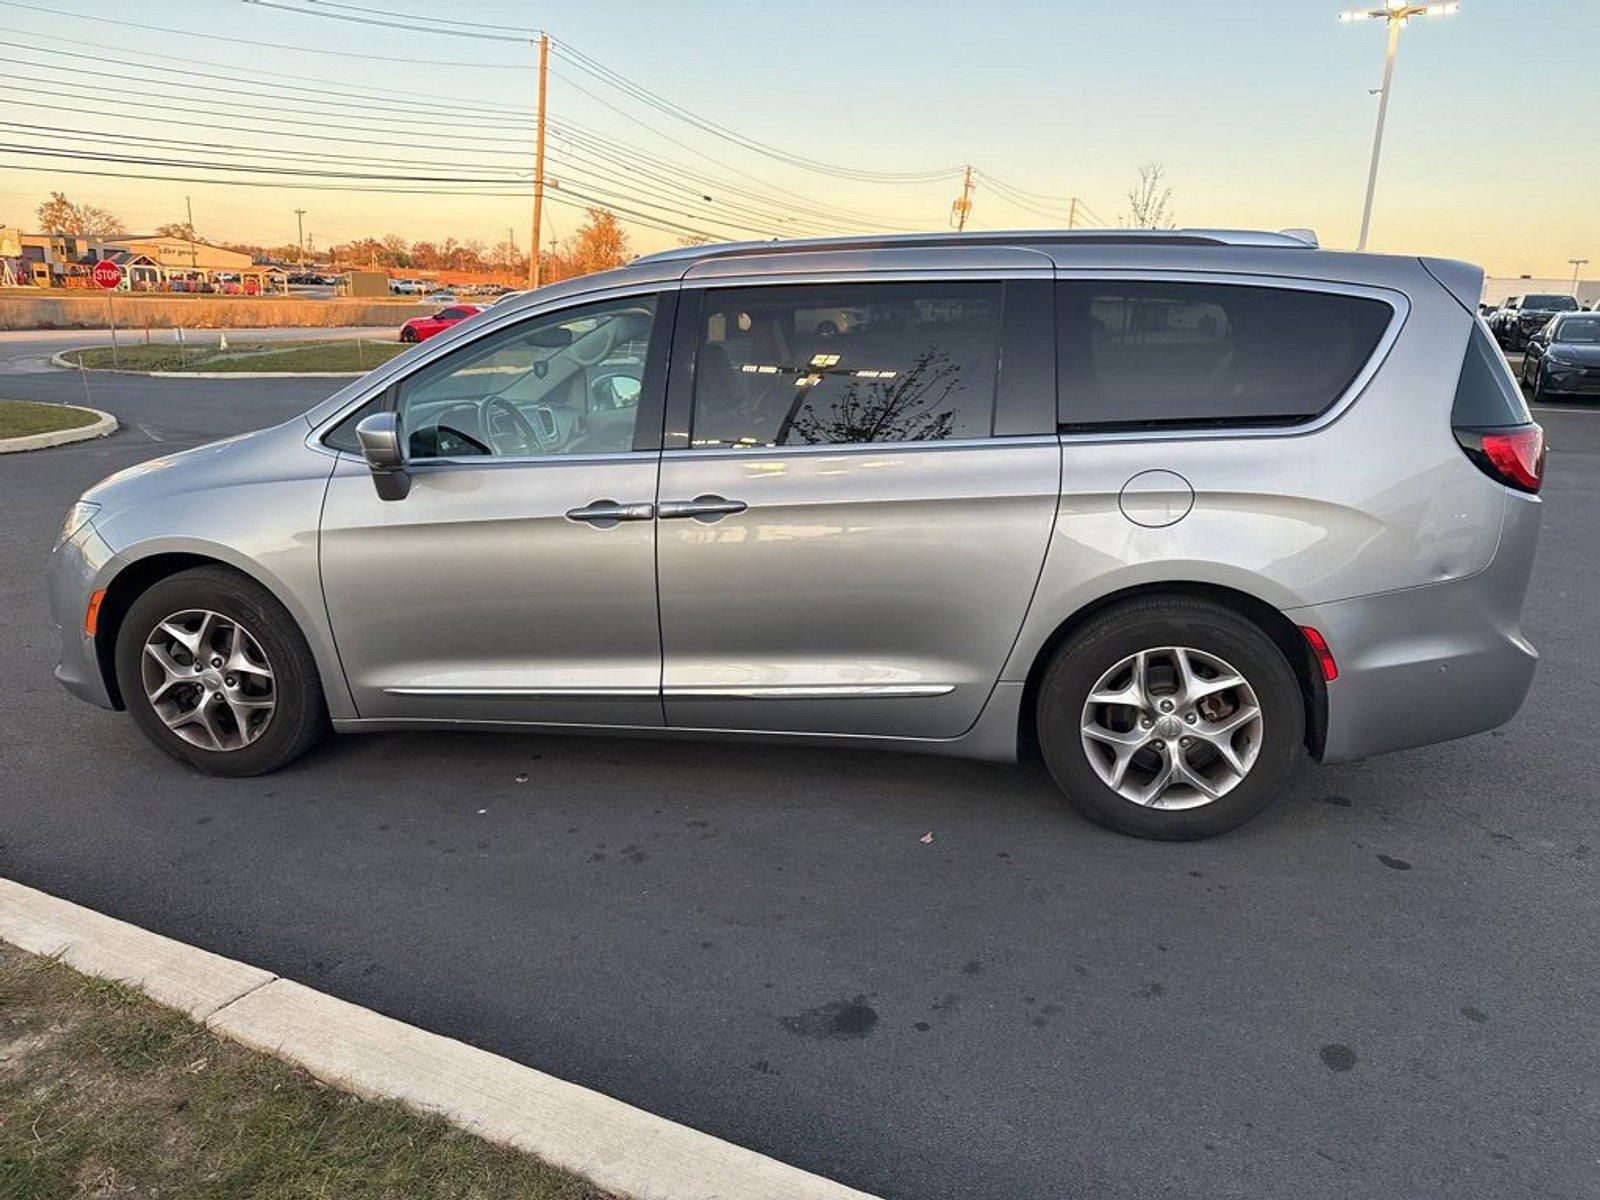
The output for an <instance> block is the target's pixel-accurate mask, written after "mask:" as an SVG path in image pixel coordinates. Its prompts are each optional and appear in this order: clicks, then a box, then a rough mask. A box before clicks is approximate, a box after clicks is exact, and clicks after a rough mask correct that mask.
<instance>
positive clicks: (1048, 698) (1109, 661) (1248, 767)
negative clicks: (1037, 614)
mask: <svg viewBox="0 0 1600 1200" xmlns="http://www.w3.org/2000/svg"><path fill="white" fill-rule="evenodd" d="M1038 730H1039V743H1040V748H1041V750H1042V751H1043V753H1044V758H1045V763H1046V765H1047V766H1048V767H1049V769H1050V774H1051V776H1052V777H1053V778H1054V779H1055V781H1056V784H1057V785H1058V786H1059V787H1060V788H1061V790H1062V791H1063V792H1064V793H1065V794H1066V797H1067V800H1068V801H1069V802H1070V803H1071V804H1072V806H1073V807H1074V808H1076V809H1077V810H1078V811H1079V812H1080V813H1082V814H1083V815H1084V816H1086V817H1088V818H1089V819H1090V820H1092V821H1095V822H1096V823H1098V824H1100V825H1104V826H1106V827H1107V828H1110V829H1114V830H1117V831H1118V832H1120V833H1127V834H1132V835H1134V836H1137V837H1147V838H1162V839H1169V840H1182V839H1192V838H1204V837H1211V836H1213V835H1215V834H1219V833H1224V832H1226V831H1227V830H1230V829H1234V828H1237V827H1238V826H1240V825H1242V824H1244V823H1245V822H1246V821H1248V820H1249V819H1250V818H1251V817H1253V816H1255V815H1256V814H1257V813H1258V812H1260V811H1261V810H1262V809H1263V808H1264V807H1266V805H1267V804H1268V803H1269V802H1271V800H1272V798H1273V797H1274V796H1275V795H1276V794H1277V792H1278V789H1279V788H1280V787H1281V785H1282V784H1283V782H1284V780H1285V779H1286V778H1287V776H1288V774H1289V772H1290V770H1291V769H1292V768H1293V766H1294V765H1295V763H1296V761H1297V760H1298V758H1299V756H1300V752H1301V748H1302V738H1303V736H1304V732H1305V708H1304V703H1303V701H1302V698H1301V693H1300V685H1299V683H1298V681H1297V680H1296V679H1295V675H1294V671H1293V670H1292V669H1291V668H1290V666H1289V663H1288V661H1287V660H1286V659H1285V657H1284V655H1283V652H1282V651H1281V650H1280V649H1279V648H1278V646H1277V644H1276V643H1275V642H1273V640H1272V639H1271V638H1269V637H1268V636H1267V635H1266V633H1264V632H1263V631H1262V630H1261V629H1260V627H1259V626H1257V625H1255V624H1254V623H1253V622H1251V621H1248V620H1246V619H1245V618H1243V617H1241V616H1240V615H1239V614H1238V613H1236V612H1234V611H1233V610H1232V609H1229V608H1226V607H1224V606H1223V605H1220V604H1216V603H1213V602H1211V601H1207V600H1198V599H1187V598H1177V597H1172V598H1151V599H1148V600H1133V601H1129V602H1128V603H1125V604H1119V605H1117V606H1116V607H1115V608H1112V609H1108V610H1107V611H1106V612H1104V613H1101V614H1100V615H1099V616H1097V617H1095V618H1094V619H1092V620H1091V621H1090V622H1089V623H1088V624H1087V625H1085V626H1084V627H1083V629H1081V630H1080V631H1078V633H1077V634H1075V635H1074V636H1073V637H1072V638H1070V639H1069V640H1068V641H1067V642H1066V643H1065V644H1064V645H1063V646H1062V647H1061V649H1060V650H1059V651H1058V652H1057V654H1056V656H1055V658H1054V660H1052V662H1051V663H1050V665H1049V667H1048V668H1047V669H1046V672H1045V675H1044V678H1043V679H1042V681H1041V683H1040V688H1039V700H1038Z"/></svg>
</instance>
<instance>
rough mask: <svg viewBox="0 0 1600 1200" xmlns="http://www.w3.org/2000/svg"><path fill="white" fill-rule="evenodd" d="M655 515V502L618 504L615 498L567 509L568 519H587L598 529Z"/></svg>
mask: <svg viewBox="0 0 1600 1200" xmlns="http://www.w3.org/2000/svg"><path fill="white" fill-rule="evenodd" d="M655 515H656V506H655V505H654V504H618V503H617V502H616V501H615V500H596V501H594V502H592V503H590V504H585V505H584V506H583V507H582V508H569V509H568V510H567V520H569V521H586V522H588V523H589V524H590V525H593V526H595V527H596V528H598V529H610V528H611V527H612V526H613V525H615V524H617V523H618V522H620V521H648V520H650V518H651V517H653V516H655Z"/></svg>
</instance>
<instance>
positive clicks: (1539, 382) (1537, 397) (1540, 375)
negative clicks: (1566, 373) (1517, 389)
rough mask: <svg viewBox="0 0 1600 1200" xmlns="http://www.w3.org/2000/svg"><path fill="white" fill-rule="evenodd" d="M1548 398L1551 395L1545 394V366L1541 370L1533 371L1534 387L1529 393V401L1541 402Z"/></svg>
mask: <svg viewBox="0 0 1600 1200" xmlns="http://www.w3.org/2000/svg"><path fill="white" fill-rule="evenodd" d="M1548 398H1549V397H1548V396H1547V395H1546V394H1545V387H1544V368H1543V367H1541V368H1540V369H1539V370H1537V371H1535V372H1534V373H1533V388H1532V390H1531V392H1530V393H1529V396H1528V403H1529V404H1541V403H1543V402H1544V401H1545V400H1546V399H1548Z"/></svg>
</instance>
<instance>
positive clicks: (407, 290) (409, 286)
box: [389, 279, 423, 296]
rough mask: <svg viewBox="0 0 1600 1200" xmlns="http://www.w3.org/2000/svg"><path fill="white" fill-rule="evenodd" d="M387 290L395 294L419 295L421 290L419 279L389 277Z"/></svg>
mask: <svg viewBox="0 0 1600 1200" xmlns="http://www.w3.org/2000/svg"><path fill="white" fill-rule="evenodd" d="M389 291H390V292H391V293H393V294H394V295H396V296H420V295H421V294H422V292H423V286H422V280H420V279H391V280H390V281H389Z"/></svg>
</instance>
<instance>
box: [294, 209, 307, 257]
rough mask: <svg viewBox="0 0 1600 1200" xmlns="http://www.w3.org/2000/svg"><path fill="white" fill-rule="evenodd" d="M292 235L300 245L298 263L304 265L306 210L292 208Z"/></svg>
mask: <svg viewBox="0 0 1600 1200" xmlns="http://www.w3.org/2000/svg"><path fill="white" fill-rule="evenodd" d="M294 235H295V241H296V242H298V243H299V245H300V265H301V266H302V267H303V266H305V265H306V210H305V209H303V208H297V209H295V210H294Z"/></svg>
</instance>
